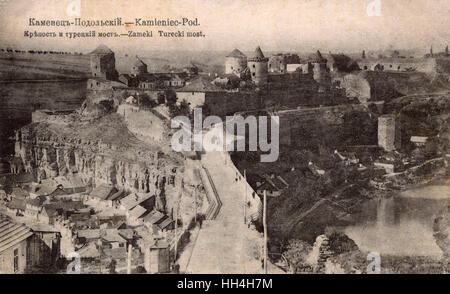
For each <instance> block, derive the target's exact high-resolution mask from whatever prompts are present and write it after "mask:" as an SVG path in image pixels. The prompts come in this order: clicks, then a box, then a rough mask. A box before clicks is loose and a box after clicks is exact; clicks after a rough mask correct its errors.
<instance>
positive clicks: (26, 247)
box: [0, 215, 61, 274]
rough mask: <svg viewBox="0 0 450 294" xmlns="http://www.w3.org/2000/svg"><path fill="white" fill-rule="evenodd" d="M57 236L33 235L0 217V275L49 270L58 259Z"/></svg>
mask: <svg viewBox="0 0 450 294" xmlns="http://www.w3.org/2000/svg"><path fill="white" fill-rule="evenodd" d="M60 239H61V235H60V234H59V232H47V231H33V230H32V229H30V228H29V227H27V226H25V225H23V224H18V223H15V222H13V221H12V220H11V219H9V218H8V217H5V216H3V215H0V272H1V273H2V274H22V273H27V272H31V271H32V269H33V268H34V267H36V266H41V265H46V267H49V266H51V265H52V264H54V262H55V261H56V260H57V258H58V257H59V255H60Z"/></svg>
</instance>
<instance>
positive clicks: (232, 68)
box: [225, 49, 247, 74]
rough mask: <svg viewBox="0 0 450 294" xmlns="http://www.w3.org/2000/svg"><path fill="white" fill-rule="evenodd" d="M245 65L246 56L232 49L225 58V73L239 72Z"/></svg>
mask: <svg viewBox="0 0 450 294" xmlns="http://www.w3.org/2000/svg"><path fill="white" fill-rule="evenodd" d="M246 67H247V56H246V55H245V54H244V53H242V52H241V51H239V50H238V49H234V50H233V51H231V52H230V53H229V54H228V55H227V56H226V59H225V74H239V73H240V72H241V71H243V70H244V69H245V68H246Z"/></svg>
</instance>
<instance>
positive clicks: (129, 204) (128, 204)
mask: <svg viewBox="0 0 450 294" xmlns="http://www.w3.org/2000/svg"><path fill="white" fill-rule="evenodd" d="M152 196H153V197H154V195H151V194H149V193H147V194H141V195H138V194H136V193H133V194H130V195H128V196H127V197H125V198H122V199H121V200H120V203H121V204H122V205H123V206H124V207H125V208H126V209H127V210H130V209H132V208H134V207H135V206H136V205H138V204H140V203H142V202H144V201H145V200H147V199H150V198H151V197H152Z"/></svg>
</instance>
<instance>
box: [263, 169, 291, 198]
mask: <svg viewBox="0 0 450 294" xmlns="http://www.w3.org/2000/svg"><path fill="white" fill-rule="evenodd" d="M288 187H289V184H288V183H287V182H286V181H285V180H284V179H283V178H282V177H280V176H275V175H274V174H272V175H271V176H269V175H264V177H263V180H262V182H257V183H256V193H257V194H258V195H260V196H263V195H264V191H266V195H267V196H270V197H278V196H280V195H281V193H282V192H283V191H284V190H285V189H286V188H288Z"/></svg>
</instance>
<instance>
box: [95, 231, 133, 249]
mask: <svg viewBox="0 0 450 294" xmlns="http://www.w3.org/2000/svg"><path fill="white" fill-rule="evenodd" d="M101 239H102V245H103V246H104V247H106V248H110V249H114V248H122V247H123V248H125V245H126V244H127V240H125V239H124V238H123V237H122V236H120V234H119V232H118V231H117V230H116V229H105V230H102V231H101Z"/></svg>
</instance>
